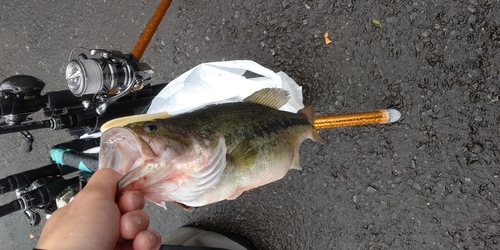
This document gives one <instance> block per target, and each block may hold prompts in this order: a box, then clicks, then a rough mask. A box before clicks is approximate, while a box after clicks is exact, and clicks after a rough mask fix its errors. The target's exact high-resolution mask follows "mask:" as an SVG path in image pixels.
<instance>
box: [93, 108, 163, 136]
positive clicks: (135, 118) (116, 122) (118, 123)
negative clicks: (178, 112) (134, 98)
mask: <svg viewBox="0 0 500 250" xmlns="http://www.w3.org/2000/svg"><path fill="white" fill-rule="evenodd" d="M168 117H170V115H169V114H168V113H167V112H160V113H155V114H141V115H131V116H126V117H120V118H116V119H113V120H110V121H108V122H106V123H104V124H103V125H102V126H101V132H103V133H104V132H105V131H106V130H108V129H110V128H112V127H123V126H125V125H127V124H130V123H134V122H142V121H149V120H154V119H165V118H168Z"/></svg>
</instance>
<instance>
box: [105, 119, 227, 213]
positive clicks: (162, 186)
mask: <svg viewBox="0 0 500 250" xmlns="http://www.w3.org/2000/svg"><path fill="white" fill-rule="evenodd" d="M225 156H226V147H225V143H224V138H223V136H222V135H220V134H217V135H215V136H214V137H211V138H200V137H199V136H196V135H190V134H186V133H181V132H180V130H178V129H172V128H171V127H170V126H169V125H168V124H165V123H162V122H161V121H159V122H155V121H145V122H136V123H131V124H127V125H124V126H123V127H113V128H110V129H108V130H106V131H105V132H104V133H103V134H102V136H101V149H100V153H99V167H100V168H112V169H114V170H115V171H116V172H118V173H120V174H123V175H124V176H123V178H122V179H121V180H120V182H119V183H118V191H119V192H124V191H127V190H138V191H140V192H142V193H143V194H144V195H145V197H146V198H148V199H149V200H151V201H153V202H155V203H161V202H163V201H176V202H179V203H182V202H183V201H186V200H192V199H196V198H197V197H198V196H199V195H201V194H202V193H203V192H204V191H205V190H206V189H208V188H210V187H211V186H213V185H215V184H216V183H217V182H218V181H219V179H220V176H221V174H222V171H223V169H224V167H225Z"/></svg>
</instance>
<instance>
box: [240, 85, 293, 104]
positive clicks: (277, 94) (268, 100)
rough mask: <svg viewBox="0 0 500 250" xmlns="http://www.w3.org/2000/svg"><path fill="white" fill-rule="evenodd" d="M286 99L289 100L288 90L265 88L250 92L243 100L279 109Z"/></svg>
mask: <svg viewBox="0 0 500 250" xmlns="http://www.w3.org/2000/svg"><path fill="white" fill-rule="evenodd" d="M288 100H290V95H289V93H288V91H286V90H284V89H279V88H265V89H261V90H259V91H257V92H255V93H253V94H251V95H250V96H248V97H247V98H245V99H244V100H243V101H245V102H251V103H257V104H261V105H264V106H268V107H271V108H275V109H279V108H281V107H283V105H285V104H286V103H287V102H288Z"/></svg>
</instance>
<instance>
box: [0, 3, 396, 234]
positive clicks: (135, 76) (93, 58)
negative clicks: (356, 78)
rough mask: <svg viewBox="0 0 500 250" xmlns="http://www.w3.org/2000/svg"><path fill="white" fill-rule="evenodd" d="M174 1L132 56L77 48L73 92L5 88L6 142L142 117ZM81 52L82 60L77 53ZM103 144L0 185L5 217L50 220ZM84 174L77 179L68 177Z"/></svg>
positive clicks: (343, 120)
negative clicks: (152, 58) (8, 197)
mask: <svg viewBox="0 0 500 250" xmlns="http://www.w3.org/2000/svg"><path fill="white" fill-rule="evenodd" d="M171 2H172V1H171V0H161V1H160V3H159V4H158V6H157V8H156V10H155V12H154V14H153V15H152V17H151V18H150V20H149V22H148V24H147V25H146V27H145V29H144V30H143V32H142V34H141V36H140V37H139V39H138V40H137V42H136V44H135V46H134V48H133V49H132V51H131V53H128V54H126V53H122V52H120V51H111V50H104V49H86V48H75V49H74V50H73V51H72V52H71V53H70V56H69V59H68V64H67V67H66V72H65V74H66V82H67V85H68V89H67V90H63V91H55V92H48V93H46V94H45V95H42V94H41V91H42V90H43V88H44V86H45V83H44V82H42V81H41V80H39V79H37V78H35V77H32V76H26V75H20V76H13V77H9V78H7V79H5V80H4V81H2V82H0V94H1V96H0V97H1V98H0V117H2V121H3V124H0V134H5V133H14V132H21V133H22V135H23V137H24V138H25V140H24V141H23V143H22V144H21V145H22V146H21V148H22V150H24V151H26V152H29V151H30V150H31V144H32V143H33V137H32V135H31V134H30V133H29V130H34V129H44V128H49V129H52V130H61V129H66V130H67V132H69V133H70V134H71V135H74V136H76V137H81V136H82V135H84V134H91V133H94V132H98V130H99V128H100V126H101V125H102V124H104V123H105V122H107V121H109V120H112V119H115V118H119V117H125V116H130V115H136V114H141V113H142V112H144V110H146V108H147V107H148V105H149V104H150V103H151V101H152V99H153V98H154V97H155V96H156V95H158V93H159V92H160V91H161V90H162V89H163V87H165V85H166V84H159V85H154V86H152V85H151V84H150V81H151V78H152V75H153V73H154V72H153V70H152V69H151V67H150V66H149V65H147V64H146V63H143V62H140V59H141V57H142V56H143V54H144V51H145V49H146V48H147V46H148V44H149V42H150V41H151V39H152V37H153V35H154V34H155V32H156V30H157V28H158V26H159V24H160V22H161V20H162V18H163V17H164V15H165V13H166V11H167V10H168V8H169V6H170V4H171ZM77 52H78V53H77ZM39 110H43V112H44V115H45V116H46V117H48V119H46V120H42V121H32V120H31V119H30V118H29V115H31V114H33V113H35V112H37V111H39ZM400 116H401V114H400V113H399V112H398V111H397V110H393V109H386V110H376V111H368V112H360V113H349V114H332V115H324V116H318V117H316V120H315V122H314V127H315V128H316V129H328V128H337V127H346V126H358V125H368V124H383V123H391V122H395V121H397V120H398V119H399V118H400ZM98 147H99V139H98V138H81V139H75V140H72V141H70V142H67V143H62V144H59V145H56V146H54V147H53V148H52V149H51V151H50V155H51V158H52V160H53V162H54V163H53V164H49V165H47V166H43V167H40V168H37V169H33V170H29V171H25V172H22V173H18V174H14V175H10V176H7V177H5V178H3V179H0V194H4V193H7V192H11V191H15V192H16V195H17V197H18V198H17V199H16V200H14V201H12V202H9V203H7V204H5V205H3V206H0V217H2V216H4V215H7V214H10V213H13V212H15V211H22V213H23V215H24V216H25V217H26V218H27V219H28V221H29V223H30V225H36V224H38V223H39V222H40V215H39V213H38V211H39V210H44V211H45V213H46V214H50V213H51V212H53V211H54V210H55V209H57V206H56V205H55V203H56V202H57V201H59V200H64V199H67V198H68V196H71V195H66V194H68V193H71V194H72V195H74V194H76V193H77V192H78V191H79V189H81V188H82V187H83V186H84V185H85V183H86V182H87V181H88V179H89V178H90V176H91V173H92V172H95V171H96V170H97V169H98V154H97V152H88V150H89V149H92V148H98ZM75 172H79V174H78V176H77V177H71V178H69V179H66V178H64V177H65V176H67V175H69V174H72V173H75Z"/></svg>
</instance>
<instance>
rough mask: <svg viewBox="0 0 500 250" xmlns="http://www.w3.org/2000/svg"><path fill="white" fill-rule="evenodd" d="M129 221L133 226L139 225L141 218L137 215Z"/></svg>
mask: <svg viewBox="0 0 500 250" xmlns="http://www.w3.org/2000/svg"><path fill="white" fill-rule="evenodd" d="M131 220H132V222H133V223H134V224H135V225H141V223H142V218H141V216H138V215H134V216H132V218H131Z"/></svg>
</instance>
